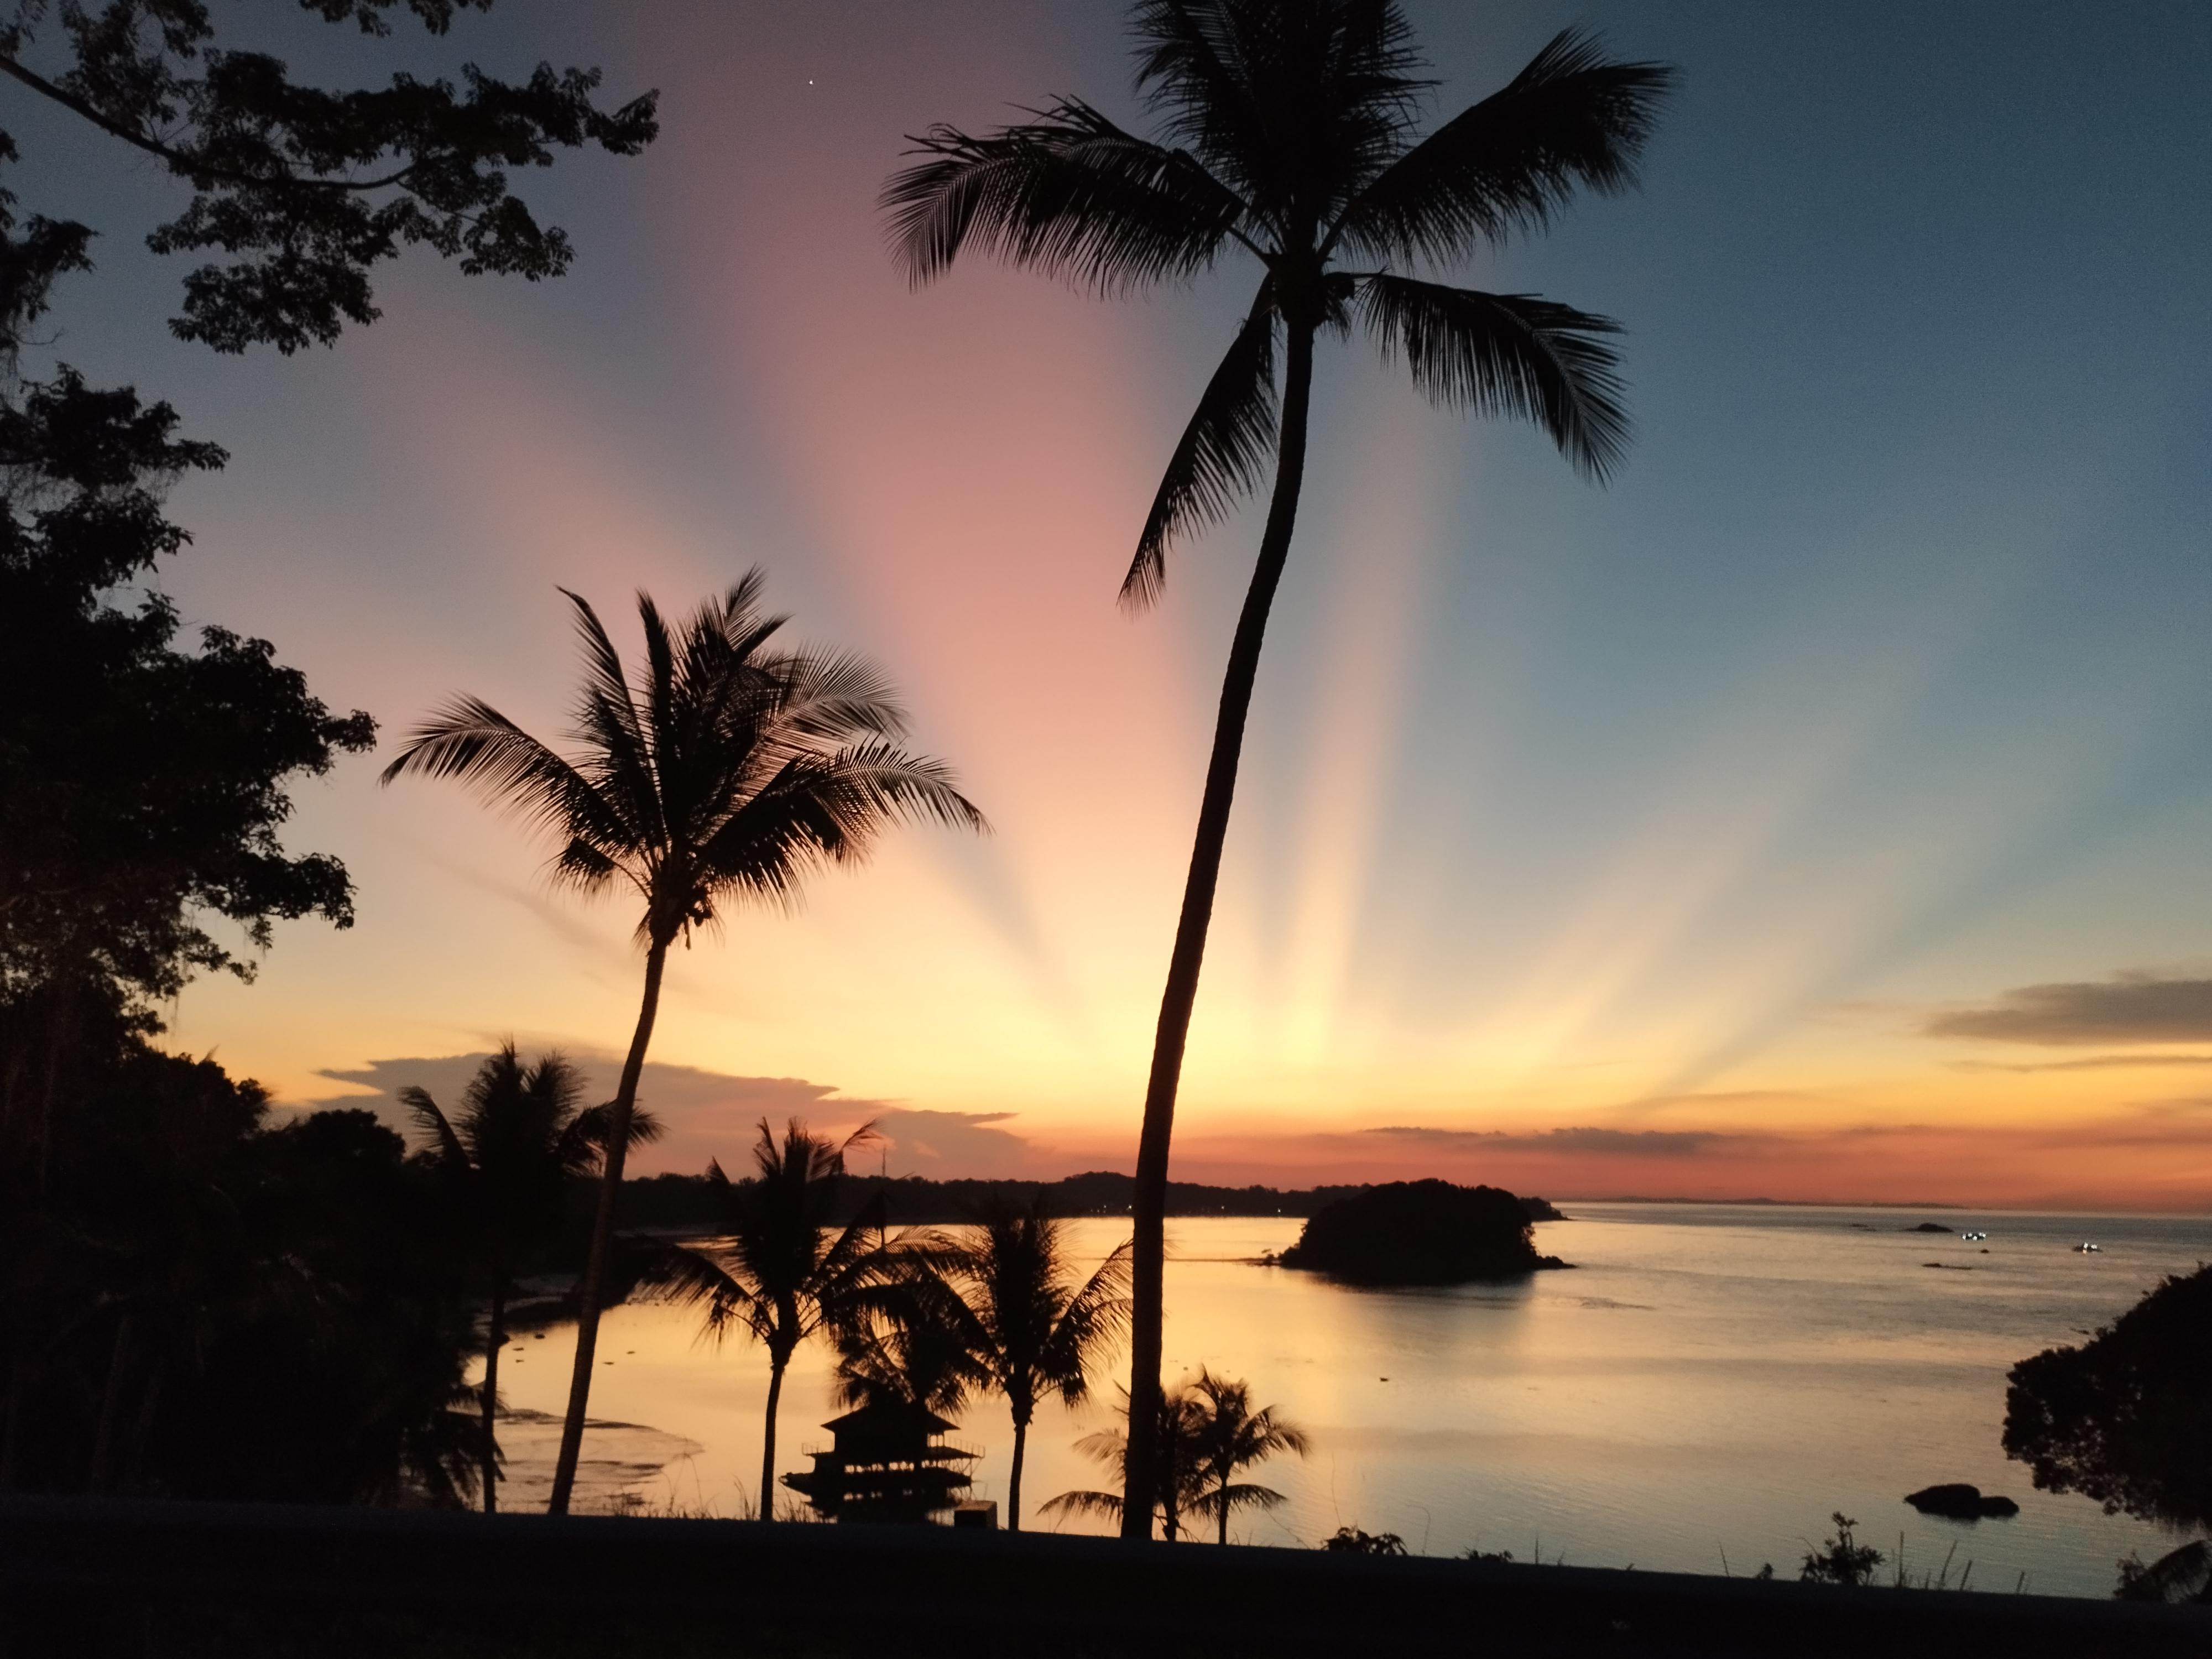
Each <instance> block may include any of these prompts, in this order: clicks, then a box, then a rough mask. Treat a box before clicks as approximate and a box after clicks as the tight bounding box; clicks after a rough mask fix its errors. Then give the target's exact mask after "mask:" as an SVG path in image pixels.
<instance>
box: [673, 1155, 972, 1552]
mask: <svg viewBox="0 0 2212 1659" xmlns="http://www.w3.org/2000/svg"><path fill="white" fill-rule="evenodd" d="M873 1136H874V1131H873V1130H872V1129H871V1128H868V1127H866V1126H863V1127H860V1128H859V1129H856V1130H854V1132H853V1133H851V1134H850V1135H848V1136H847V1137H846V1138H845V1139H844V1140H843V1141H842V1142H835V1141H831V1140H829V1139H826V1138H825V1137H823V1136H821V1135H817V1134H813V1133H809V1132H808V1130H807V1129H806V1127H805V1126H804V1125H803V1124H800V1123H799V1122H798V1121H793V1122H792V1123H790V1124H789V1125H787V1127H785V1130H784V1135H783V1140H782V1142H781V1144H780V1145H779V1144H778V1142H777V1140H776V1138H775V1134H774V1133H773V1132H772V1131H770V1129H769V1127H768V1124H767V1122H766V1121H763V1122H762V1124H761V1126H760V1140H759V1142H758V1144H757V1145H756V1146H754V1148H753V1176H752V1179H750V1181H744V1182H734V1181H732V1180H731V1179H730V1178H729V1177H728V1176H726V1175H724V1174H723V1173H722V1166H721V1165H720V1164H719V1163H716V1164H709V1165H708V1170H707V1176H708V1180H709V1181H710V1182H712V1183H713V1185H714V1191H715V1195H716V1199H717V1207H718V1209H719V1211H720V1218H721V1223H720V1233H721V1235H722V1236H721V1237H720V1238H718V1239H716V1240H714V1242H713V1243H709V1244H706V1245H703V1246H701V1247H699V1248H696V1249H692V1248H688V1247H684V1246H674V1247H671V1248H670V1249H667V1250H665V1251H664V1252H663V1253H662V1254H661V1255H660V1256H659V1259H658V1260H657V1261H656V1262H655V1263H654V1265H653V1267H652V1268H651V1269H650V1270H649V1271H648V1273H647V1282H649V1283H652V1284H653V1285H657V1286H659V1289H660V1291H661V1293H662V1294H663V1295H665V1296H667V1297H671V1299H673V1300H675V1301H678V1302H681V1303H685V1304H690V1305H692V1306H695V1307H699V1308H702V1309H703V1310H705V1314H706V1328H707V1331H708V1334H710V1335H711V1336H713V1337H714V1340H717V1341H720V1340H721V1339H722V1337H723V1336H725V1335H726V1334H727V1333H728V1332H729V1330H730V1329H731V1328H732V1327H733V1326H734V1327H737V1328H740V1329H743V1330H745V1331H749V1332H750V1333H751V1334H753V1335H754V1336H755V1337H757V1338H758V1339H759V1340H760V1342H761V1344H762V1346H764V1347H765V1348H767V1350H768V1364H769V1383H768V1413H767V1421H766V1424H765V1425H764V1427H763V1433H762V1438H761V1484H760V1512H761V1516H762V1517H763V1519H766V1518H767V1517H768V1516H770V1515H772V1514H773V1513H774V1512H775V1414H776V1407H777V1405H778V1403H779V1402H780V1401H781V1399H782V1395H783V1373H784V1370H785V1369H786V1367H787V1366H788V1365H789V1364H791V1356H792V1355H793V1353H795V1352H798V1350H799V1344H800V1343H802V1342H804V1341H805V1340H807V1339H808V1338H809V1337H811V1336H813V1335H815V1334H817V1332H822V1331H824V1330H827V1331H830V1332H835V1331H836V1330H837V1329H838V1328H840V1327H842V1326H844V1325H846V1324H848V1323H849V1322H853V1321H854V1320H856V1319H857V1318H858V1317H859V1316H860V1311H861V1301H860V1298H861V1295H862V1293H863V1292H864V1291H867V1290H868V1289H870V1288H871V1287H872V1286H875V1285H879V1284H880V1283H882V1282H883V1281H884V1279H887V1278H889V1277H890V1276H891V1275H892V1274H894V1273H896V1272H897V1270H898V1267H899V1266H900V1263H899V1261H898V1260H897V1255H896V1251H895V1250H894V1249H892V1248H890V1246H889V1245H888V1244H886V1243H884V1240H883V1237H882V1229H883V1225H884V1216H883V1206H882V1203H881V1201H880V1200H878V1201H877V1202H875V1203H873V1204H871V1205H869V1206H867V1208H866V1209H865V1210H864V1211H863V1212H861V1214H860V1218H858V1219H857V1220H855V1221H854V1222H852V1223H850V1224H849V1225H847V1226H845V1227H842V1228H832V1227H831V1226H830V1225H829V1206H830V1205H831V1203H832V1202H833V1201H834V1200H835V1195H836V1177H837V1176H839V1175H841V1174H842V1173H843V1171H844V1168H845V1153H846V1152H847V1151H848V1149H850V1148H851V1147H853V1146H856V1145H860V1144H863V1143H865V1142H866V1141H867V1140H869V1139H872V1138H873ZM884 1381H889V1377H888V1376H884ZM909 1397H911V1396H909ZM939 1397H940V1398H943V1397H945V1396H943V1395H939ZM921 1403H924V1404H928V1403H930V1402H928V1401H922V1402H921Z"/></svg>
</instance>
